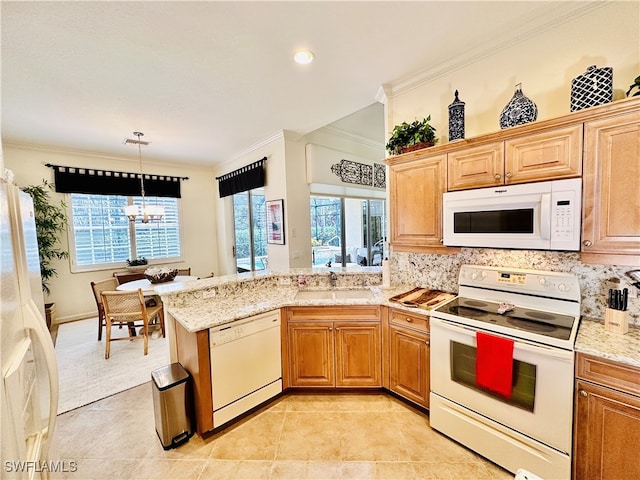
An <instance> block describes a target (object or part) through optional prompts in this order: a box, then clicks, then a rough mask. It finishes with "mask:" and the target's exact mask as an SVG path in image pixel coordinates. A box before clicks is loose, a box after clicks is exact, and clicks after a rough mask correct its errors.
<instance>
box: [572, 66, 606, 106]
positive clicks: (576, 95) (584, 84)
mask: <svg viewBox="0 0 640 480" xmlns="http://www.w3.org/2000/svg"><path fill="white" fill-rule="evenodd" d="M612 100H613V68H611V67H603V68H596V66H595V65H591V66H590V67H588V68H587V71H586V72H584V73H583V74H582V75H578V76H577V77H576V78H574V79H573V80H571V111H572V112H575V111H576V110H582V109H583V108H589V107H595V106H596V105H602V104H603V103H609V102H611V101H612Z"/></svg>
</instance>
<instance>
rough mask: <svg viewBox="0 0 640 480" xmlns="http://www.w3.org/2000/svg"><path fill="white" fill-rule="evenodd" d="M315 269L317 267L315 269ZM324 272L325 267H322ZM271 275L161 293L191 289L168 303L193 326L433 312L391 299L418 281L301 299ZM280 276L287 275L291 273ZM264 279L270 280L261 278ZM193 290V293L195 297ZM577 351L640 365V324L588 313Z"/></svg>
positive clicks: (187, 326)
mask: <svg viewBox="0 0 640 480" xmlns="http://www.w3.org/2000/svg"><path fill="white" fill-rule="evenodd" d="M300 273H307V274H309V270H300V271H297V270H296V271H293V270H292V271H290V272H288V275H290V276H291V275H292V278H294V279H295V278H296V276H297V275H298V274H300ZM314 273H317V272H315V270H314ZM323 273H325V272H324V271H323ZM342 273H343V274H345V273H346V274H347V275H348V274H349V273H353V274H358V273H362V272H361V271H360V270H357V271H355V272H344V271H343V272H342ZM272 276H273V274H266V275H264V274H255V273H254V274H251V275H249V276H246V275H245V274H242V275H238V276H237V278H236V277H235V276H233V278H227V279H224V278H215V279H207V281H206V282H205V281H204V280H201V281H197V282H189V283H188V284H182V285H181V286H178V285H176V286H173V287H170V288H164V289H162V290H161V291H159V292H158V293H159V294H160V295H161V296H162V297H163V301H164V300H170V296H171V295H180V294H186V295H188V299H187V300H186V301H183V302H182V304H181V305H177V304H175V302H170V301H169V302H166V303H165V304H166V305H167V311H168V313H169V314H171V315H172V316H173V317H174V318H175V319H176V320H177V321H178V322H179V323H180V324H181V325H182V326H183V327H184V328H185V329H187V331H189V332H197V331H200V330H206V329H208V328H211V327H215V326H219V325H223V324H225V323H230V322H233V321H235V320H240V319H243V318H248V317H252V316H254V315H258V314H260V313H264V312H268V311H271V310H276V309H279V308H282V307H288V306H323V305H345V306H346V305H382V306H388V307H393V308H396V309H400V310H405V311H407V312H411V313H413V314H418V315H425V316H429V314H430V311H429V310H425V309H422V308H412V307H407V306H405V305H402V304H400V303H397V302H392V301H389V299H390V298H391V297H393V296H395V295H398V294H401V293H404V292H407V291H409V290H411V289H412V288H414V287H415V285H395V286H393V287H392V288H389V289H384V288H382V286H380V285H373V286H371V285H369V286H367V287H366V288H369V289H370V290H371V293H372V296H371V298H341V299H333V298H331V299H297V298H296V294H297V293H298V291H299V289H298V286H297V284H296V285H294V283H295V282H292V281H289V282H288V283H286V282H285V283H284V284H283V283H277V285H278V286H274V285H273V283H271V284H270V283H268V282H269V281H272V278H271V277H272ZM278 278H286V275H285V276H284V277H278ZM309 278H310V279H312V282H313V281H314V280H315V279H313V277H309ZM317 278H320V277H317ZM343 278H348V277H343ZM246 279H250V280H258V281H257V282H255V283H251V284H248V285H250V286H249V287H246V285H245V286H243V285H242V284H241V282H242V281H243V280H246ZM263 279H265V280H266V282H265V283H260V281H261V280H263ZM278 281H279V280H278ZM203 282H204V283H203ZM236 282H237V283H236ZM219 285H224V286H226V287H227V290H226V291H225V292H226V293H223V294H218V295H211V296H207V297H205V296H204V294H203V292H205V291H208V290H210V289H212V287H214V286H219ZM362 288H363V286H358V285H349V286H344V287H339V288H338V290H349V289H362ZM326 289H327V287H319V286H312V287H308V288H305V290H307V291H313V290H326ZM159 290H160V289H159ZM165 295H169V298H166V299H165ZM189 295H193V297H191V296H189ZM436 306H437V305H436ZM575 351H576V352H580V353H585V354H589V355H594V356H597V357H602V358H607V359H609V360H612V361H616V362H620V363H623V364H626V365H632V366H637V367H640V327H636V326H630V327H629V332H628V333H627V334H625V335H620V334H616V333H612V332H608V331H606V330H605V329H604V321H603V320H599V319H595V318H590V317H583V318H582V320H581V324H580V328H579V330H578V335H577V337H576V343H575Z"/></svg>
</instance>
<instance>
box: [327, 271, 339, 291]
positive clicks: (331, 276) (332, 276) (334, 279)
mask: <svg viewBox="0 0 640 480" xmlns="http://www.w3.org/2000/svg"><path fill="white" fill-rule="evenodd" d="M337 281H338V276H337V275H336V272H329V283H330V284H331V288H335V286H336V282H337Z"/></svg>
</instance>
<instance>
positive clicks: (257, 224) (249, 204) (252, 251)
mask: <svg viewBox="0 0 640 480" xmlns="http://www.w3.org/2000/svg"><path fill="white" fill-rule="evenodd" d="M233 218H234V231H235V256H236V270H237V272H238V273H242V272H249V271H254V270H265V269H266V268H267V224H266V210H265V204H264V189H262V188H257V189H255V190H250V191H247V192H242V193H236V194H234V195H233Z"/></svg>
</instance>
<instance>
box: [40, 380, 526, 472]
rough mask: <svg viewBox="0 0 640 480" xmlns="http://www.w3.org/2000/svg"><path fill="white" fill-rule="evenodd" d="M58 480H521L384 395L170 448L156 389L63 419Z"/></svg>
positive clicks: (251, 421)
mask: <svg viewBox="0 0 640 480" xmlns="http://www.w3.org/2000/svg"><path fill="white" fill-rule="evenodd" d="M54 438H55V442H56V444H55V447H54V451H53V454H52V457H53V459H54V460H57V461H58V469H59V470H65V471H66V472H65V471H63V472H58V473H56V474H53V475H52V478H53V479H58V478H68V479H76V480H78V479H82V480H89V479H233V480H239V479H421V480H426V479H465V480H474V479H505V480H506V479H512V478H513V475H512V474H509V473H508V472H506V471H505V470H502V469H501V468H499V467H497V466H496V465H494V464H492V463H490V462H488V461H486V460H484V459H483V458H482V457H480V456H478V455H476V454H475V453H473V452H471V451H470V450H467V449H466V448H464V447H462V446H460V445H458V444H456V443H455V442H452V441H451V440H449V439H447V438H446V437H444V436H443V435H441V434H439V433H437V432H435V431H434V430H431V429H430V428H429V418H428V416H427V415H425V414H424V413H422V412H420V411H418V410H415V409H413V408H411V407H409V406H407V405H406V404H405V403H403V402H401V401H399V400H397V399H396V398H394V397H391V396H390V395H387V394H384V393H379V392H376V393H370V394H369V393H363V394H352V393H349V394H337V395H333V394H332V395H328V394H327V395H323V394H287V395H284V396H282V397H280V398H279V399H277V400H276V401H274V402H273V403H271V404H269V405H268V406H266V407H264V408H263V409H261V410H260V411H258V412H256V413H255V414H253V415H251V416H250V417H247V418H245V419H244V420H242V421H240V422H238V423H236V424H235V425H232V426H231V427H228V428H226V429H225V430H224V431H222V432H219V433H216V434H214V435H210V436H208V437H207V438H202V437H200V436H198V435H194V436H193V437H192V438H191V439H190V440H189V442H187V443H186V444H184V445H182V446H181V447H179V448H176V449H171V450H167V451H165V450H163V448H162V446H161V444H160V441H159V439H158V437H157V434H156V432H155V421H154V415H153V400H152V392H151V383H146V384H144V385H141V386H139V387H136V388H133V389H130V390H127V391H125V392H122V393H119V394H117V395H114V396H111V397H108V398H106V399H103V400H100V401H98V402H95V403H92V404H89V405H87V406H85V407H82V408H78V409H76V410H72V411H70V412H67V413H65V414H62V415H60V416H58V425H57V428H56V432H55V437H54Z"/></svg>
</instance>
